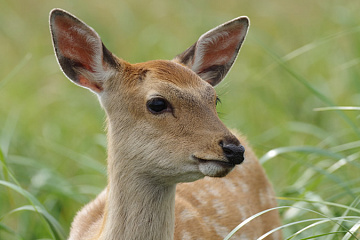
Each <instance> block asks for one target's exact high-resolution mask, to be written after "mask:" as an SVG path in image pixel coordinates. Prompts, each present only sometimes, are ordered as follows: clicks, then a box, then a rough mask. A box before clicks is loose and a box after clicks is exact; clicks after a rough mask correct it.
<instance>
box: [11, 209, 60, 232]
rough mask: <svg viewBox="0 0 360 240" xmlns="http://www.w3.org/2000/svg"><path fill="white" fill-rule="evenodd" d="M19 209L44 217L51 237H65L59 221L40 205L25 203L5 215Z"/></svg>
mask: <svg viewBox="0 0 360 240" xmlns="http://www.w3.org/2000/svg"><path fill="white" fill-rule="evenodd" d="M21 211H33V212H35V213H40V214H41V215H43V216H44V217H45V219H46V221H47V223H48V224H49V226H50V228H51V232H52V233H54V235H53V237H54V238H55V239H66V237H65V233H64V231H63V229H62V227H61V225H60V224H59V222H58V221H57V220H56V219H55V218H54V217H53V216H52V215H51V214H49V213H48V212H47V211H46V210H45V209H44V208H43V207H42V206H32V205H25V206H22V207H18V208H16V209H14V210H12V211H10V212H9V213H8V214H7V215H10V214H13V213H16V212H21Z"/></svg>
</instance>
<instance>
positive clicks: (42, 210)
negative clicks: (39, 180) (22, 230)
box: [0, 180, 66, 240]
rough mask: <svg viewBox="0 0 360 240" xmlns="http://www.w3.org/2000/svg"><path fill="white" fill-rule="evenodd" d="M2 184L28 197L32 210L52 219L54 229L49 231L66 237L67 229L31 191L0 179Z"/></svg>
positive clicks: (47, 218)
mask: <svg viewBox="0 0 360 240" xmlns="http://www.w3.org/2000/svg"><path fill="white" fill-rule="evenodd" d="M0 185H3V186H5V187H8V188H10V189H12V190H14V191H16V192H18V193H19V194H20V195H22V196H23V197H25V198H26V199H28V200H29V201H30V203H31V204H32V206H31V207H32V210H34V211H35V212H38V213H40V214H41V215H42V216H44V217H45V219H46V220H47V221H49V219H51V221H50V223H51V225H50V226H51V228H52V229H50V231H49V232H50V234H51V235H53V236H54V237H55V235H56V236H57V237H56V239H60V240H63V239H66V237H65V231H64V230H63V228H62V227H61V225H60V224H59V223H58V221H57V220H55V219H54V218H52V217H51V215H50V214H49V213H48V212H47V211H46V210H45V207H44V206H42V204H41V203H40V202H39V201H38V200H37V199H36V198H35V197H34V196H33V195H32V194H31V193H29V192H28V191H26V190H24V189H22V188H21V187H20V186H18V185H15V184H13V183H10V182H6V181H2V180H0ZM38 210H39V211H38ZM13 211H15V210H13ZM13 211H12V212H13ZM3 218H4V216H3V217H0V221H1V219H3Z"/></svg>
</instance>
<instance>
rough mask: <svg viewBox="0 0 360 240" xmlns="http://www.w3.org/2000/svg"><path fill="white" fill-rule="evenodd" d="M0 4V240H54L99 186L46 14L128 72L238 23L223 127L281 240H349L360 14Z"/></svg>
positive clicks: (91, 140)
mask: <svg viewBox="0 0 360 240" xmlns="http://www.w3.org/2000/svg"><path fill="white" fill-rule="evenodd" d="M0 5H1V9H0V52H1V58H0V239H9V240H12V239H65V236H66V235H67V232H68V230H69V227H70V223H71V221H72V219H73V217H74V214H75V213H76V211H77V210H78V209H79V208H80V207H81V206H82V205H83V204H85V203H86V202H88V201H89V200H90V199H92V198H94V196H95V195H96V194H97V193H99V192H100V191H101V189H102V188H103V187H104V186H105V184H106V178H105V159H106V147H105V146H106V138H105V135H104V113H103V111H102V110H101V108H100V107H99V105H98V103H97V99H96V98H95V97H94V96H93V95H92V94H91V93H88V92H87V91H85V90H84V89H81V88H78V87H76V86H74V85H73V84H71V83H70V82H69V81H68V80H66V78H65V77H64V76H63V74H62V73H61V72H60V70H59V68H58V65H57V63H56V60H55V57H54V55H53V50H52V46H51V41H50V35H49V31H48V22H47V21H48V13H49V11H50V10H51V9H52V8H54V7H61V8H64V9H66V10H68V11H70V12H72V13H74V14H75V15H77V16H79V17H80V18H81V19H83V20H85V21H86V22H87V23H88V24H89V25H91V26H93V27H94V28H95V29H96V30H97V31H98V32H99V34H100V35H101V36H102V38H103V41H104V43H105V45H106V46H107V47H108V48H109V49H111V50H112V51H113V52H114V53H116V54H117V55H118V56H120V57H122V58H124V59H126V60H129V61H130V62H140V61H146V60H150V59H156V58H162V59H169V58H171V57H173V56H175V55H176V54H178V53H180V52H181V51H183V50H184V49H186V48H187V47H188V46H190V45H191V44H192V43H193V42H194V41H195V40H196V38H197V37H198V36H200V35H201V34H202V33H204V32H205V31H207V30H209V29H210V28H212V27H214V26H216V25H218V24H220V23H222V22H225V21H227V20H229V19H232V18H234V17H237V16H239V15H248V16H249V17H250V19H251V28H250V32H249V36H248V38H247V40H246V42H245V44H244V46H243V49H242V50H241V53H240V56H239V58H238V60H237V63H236V64H235V66H234V68H233V69H232V71H231V73H230V74H229V75H228V76H227V79H226V80H225V83H222V84H221V85H220V86H219V87H218V88H217V91H218V92H219V94H220V97H221V100H222V104H221V105H220V106H219V109H218V110H219V111H220V112H221V118H222V120H223V121H224V122H225V123H226V124H227V125H228V126H229V127H232V128H236V129H239V130H240V131H242V132H243V133H244V134H245V135H247V136H248V139H249V141H250V142H251V143H252V145H253V148H254V150H255V151H256V152H257V154H258V156H259V158H260V161H261V162H262V164H263V166H264V167H265V169H266V171H267V173H268V175H269V178H270V179H271V181H272V183H273V185H274V187H275V190H276V194H277V196H278V197H279V210H280V212H281V216H282V219H283V226H282V227H281V228H282V230H283V232H284V236H285V237H286V239H324V240H337V239H340V240H353V239H360V213H359V204H360V199H359V196H360V194H359V193H360V177H359V174H358V173H359V170H360V162H359V158H360V156H359V155H360V154H359V152H360V142H359V136H360V128H359V119H360V118H359V116H360V110H359V108H360V105H359V103H360V80H359V79H360V68H359V64H360V57H359V56H360V42H359V39H360V28H359V25H358V12H359V10H360V2H358V1H342V0H331V1H326V2H324V1H323V2H320V1H311V0H304V1H302V2H301V3H298V2H294V1H285V0H278V1H276V2H274V1H265V0H260V1H235V0H225V1H223V2H222V3H221V4H219V1H215V0H208V1H205V0H200V1H180V0H174V1H160V0H153V1H147V2H142V1H140V0H134V1H130V0H123V1H115V0H109V1H107V2H106V4H103V3H102V2H99V1H93V0H89V1H86V4H85V5H84V2H81V1H70V0H65V1H62V2H61V3H58V2H56V1H54V0H50V1H38V2H36V4H35V3H34V2H33V1H20V0H12V1H10V0H0ZM259 214H261V213H259ZM253 217H256V216H253ZM250 220H251V219H248V220H246V221H250ZM246 221H245V222H244V223H239V224H240V225H239V226H240V227H241V224H245V223H246Z"/></svg>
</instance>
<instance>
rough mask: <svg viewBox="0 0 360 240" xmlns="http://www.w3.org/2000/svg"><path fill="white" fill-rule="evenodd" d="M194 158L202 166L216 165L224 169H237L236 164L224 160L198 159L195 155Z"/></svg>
mask: <svg viewBox="0 0 360 240" xmlns="http://www.w3.org/2000/svg"><path fill="white" fill-rule="evenodd" d="M192 158H193V159H195V160H196V161H198V162H199V163H200V164H216V165H219V166H221V167H223V168H234V167H235V164H234V163H230V162H225V161H222V160H216V159H203V158H199V157H196V156H194V155H192Z"/></svg>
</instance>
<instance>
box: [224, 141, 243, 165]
mask: <svg viewBox="0 0 360 240" xmlns="http://www.w3.org/2000/svg"><path fill="white" fill-rule="evenodd" d="M221 147H222V149H223V152H224V154H225V157H226V158H227V159H228V160H229V162H230V163H232V164H240V163H242V162H243V161H244V153H245V148H244V147H243V146H242V145H235V144H221Z"/></svg>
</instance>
